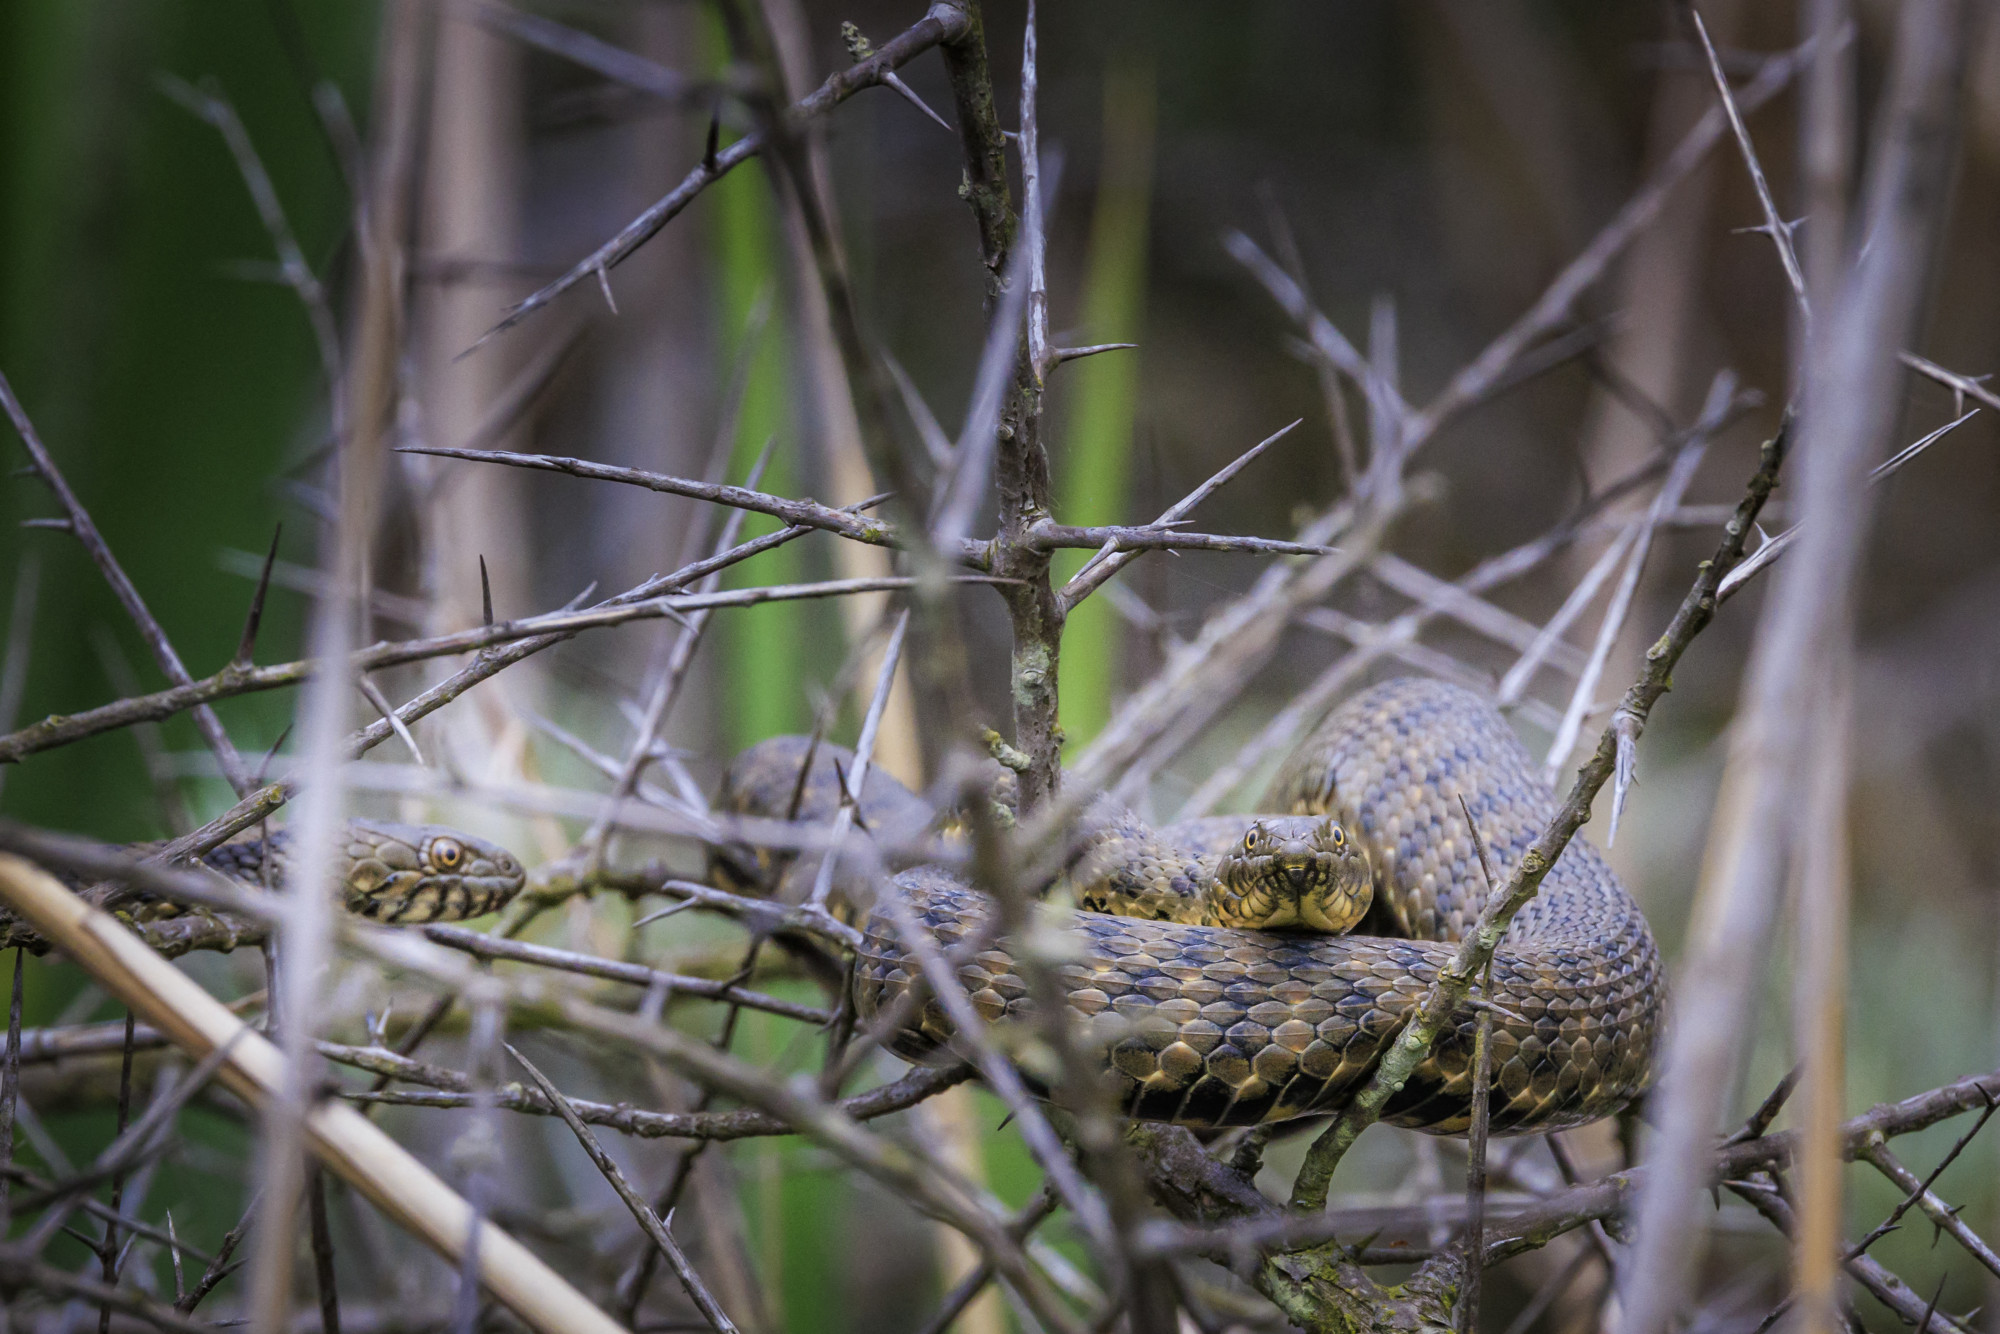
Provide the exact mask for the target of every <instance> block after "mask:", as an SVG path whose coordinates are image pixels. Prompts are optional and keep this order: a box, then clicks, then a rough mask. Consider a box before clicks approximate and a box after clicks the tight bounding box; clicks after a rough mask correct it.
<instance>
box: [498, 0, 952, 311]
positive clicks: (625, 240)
mask: <svg viewBox="0 0 2000 1334" xmlns="http://www.w3.org/2000/svg"><path fill="white" fill-rule="evenodd" d="M965 24H966V19H965V16H964V14H963V12H962V11H960V10H958V9H956V8H954V7H953V6H951V5H949V4H943V3H938V4H933V5H932V6H931V8H930V11H929V12H928V13H927V14H925V16H924V17H923V18H922V19H919V20H918V21H917V22H916V23H915V24H913V25H912V26H910V27H909V28H907V29H905V30H904V31H903V32H901V33H899V34H897V35H896V36H895V37H894V38H892V39H891V40H889V41H887V42H885V43H883V44H882V46H880V47H879V48H877V49H876V51H875V53H874V54H873V55H872V56H870V57H868V58H867V59H866V60H863V61H860V62H858V63H856V64H854V65H851V66H849V67H848V68H846V69H844V70H836V71H835V72H834V73H832V74H830V75H828V76H827V79H826V82H825V83H823V84H821V85H820V86H819V87H818V88H817V89H816V90H814V92H813V93H812V95H811V96H809V97H806V98H804V99H802V100H801V101H799V102H798V103H797V104H796V105H795V106H793V107H792V108H791V111H790V113H789V114H790V115H791V116H792V117H794V118H796V119H804V118H806V117H810V116H820V115H825V114H826V113H827V112H829V111H831V110H833V108H834V107H836V106H838V105H840V103H842V102H844V101H846V100H847V99H848V98H849V97H851V96H853V95H854V94H855V93H857V92H859V91H861V90H862V89H863V88H870V87H873V86H874V85H876V84H878V83H881V82H883V81H884V78H885V77H886V76H887V75H888V74H891V73H893V72H894V71H896V70H897V69H900V68H901V67H902V66H904V65H906V64H908V63H909V62H910V61H911V60H914V59H915V58H916V57H917V56H919V55H921V54H923V53H924V52H925V51H928V50H930V48H931V47H933V46H936V45H938V44H939V43H940V42H949V41H951V40H953V39H954V38H955V37H957V36H958V35H960V34H961V33H963V32H964V30H965ZM767 142H768V136H767V135H766V134H765V133H764V132H762V131H760V132H757V133H753V134H750V135H747V136H745V137H744V138H742V139H738V140H737V141H736V142H735V143H733V144H730V145H729V146H728V147H727V148H723V149H721V150H719V151H716V152H712V153H709V154H708V155H706V156H705V157H704V159H703V161H702V162H701V163H700V164H699V165H697V166H696V167H695V168H694V170H693V171H690V172H689V173H688V174H687V176H685V177H684V178H683V179H682V180H681V182H680V184H678V185H676V186H675V187H674V188H673V189H672V190H671V191H669V192H668V193H667V194H666V195H664V196H663V197H661V198H660V199H659V200H658V201H657V202H655V203H654V204H653V205H652V206H651V207H649V208H648V209H647V210H646V211H645V212H643V213H641V214H640V215H639V216H638V217H636V218H634V219H633V220H632V221H631V222H629V223H627V224H625V226H624V227H623V228H622V229H620V231H619V232H618V234H617V235H616V236H614V237H612V238H611V239H610V240H609V241H606V242H605V243H604V244H603V245H601V246H599V247H598V248H597V249H596V250H594V251H592V252H591V253H590V254H589V255H587V256H585V257H584V258H583V259H582V260H579V261H578V262H577V263H576V264H575V265H574V266H572V267H571V268H570V269H569V271H568V272H566V273H564V274H563V275H562V277H560V278H558V279H556V280H555V281H554V282H552V283H550V284H548V285H547V286H546V287H543V288H542V289H540V290H539V291H537V292H535V293H534V294H532V295H531V296H529V297H528V298H527V299H526V300H524V301H522V302H521V303H520V304H519V305H517V306H515V307H514V308H513V309H512V310H511V311H509V312H508V314H507V317H506V318H505V319H503V320H501V321H500V322H499V323H498V324H496V325H494V326H493V328H491V329H489V330H488V331H487V332H486V333H484V334H482V335H480V338H479V340H478V342H475V343H474V344H473V345H472V346H473V347H474V348H477V347H478V346H480V345H481V344H483V343H485V342H486V340H487V339H489V338H492V337H493V336H494V335H496V334H499V333H503V332H505V331H506V330H508V329H511V328H513V327H514V326H515V325H516V324H519V323H520V322H521V321H522V320H524V319H526V318H528V316H530V315H532V314H534V313H535V312H536V311H537V310H540V309H541V308H542V307H544V306H546V305H548V304H549V303H550V302H551V301H554V300H555V299H556V298H557V297H559V296H561V295H562V294H563V293H564V292H567V291H568V290H570V289H571V288H572V287H575V286H576V285H577V284H579V283H582V282H585V281H588V280H590V279H593V278H596V279H600V280H603V276H604V275H605V274H606V273H607V272H608V271H609V270H611V269H613V268H616V267H617V266H618V265H619V264H622V263H624V262H625V260H627V259H629V258H630V257H631V256H632V253H633V252H634V251H636V250H638V248H639V247H640V246H642V245H644V244H645V243H646V242H647V241H649V240H651V239H652V238H653V237H654V236H656V235H658V234H659V231H660V229H661V228H662V227H665V226H666V225H667V223H669V222H670V221H672V220H673V218H674V217H675V216H676V215H677V214H679V213H680V211H681V210H682V209H684V208H686V207H687V206H688V205H689V204H690V203H692V202H693V201H694V199H695V197H696V196H697V195H699V194H700V193H701V192H702V191H703V190H705V189H707V188H708V187H709V186H710V185H711V184H713V183H714V182H716V181H718V180H720V179H721V178H722V177H723V176H725V175H727V174H728V173H729V172H730V171H731V170H733V169H734V168H736V167H738V166H740V165H742V164H743V163H745V162H747V161H749V160H750V159H751V158H752V157H755V156H756V155H757V154H758V153H760V152H762V151H763V150H764V149H765V147H766V146H767ZM469 350H470V349H468V351H469Z"/></svg>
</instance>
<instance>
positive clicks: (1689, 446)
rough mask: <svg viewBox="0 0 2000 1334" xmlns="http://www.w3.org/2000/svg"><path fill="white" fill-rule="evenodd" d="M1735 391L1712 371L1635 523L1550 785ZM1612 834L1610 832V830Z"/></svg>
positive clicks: (1546, 771)
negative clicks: (1694, 415)
mask: <svg viewBox="0 0 2000 1334" xmlns="http://www.w3.org/2000/svg"><path fill="white" fill-rule="evenodd" d="M1735 397H1736V377H1735V375H1733V374H1732V373H1730V372H1729V371H1726V370H1725V371H1720V372H1718V373H1717V374H1716V376H1715V379H1714V380H1713V381H1711V382H1710V384H1709V387H1708V401H1707V403H1705V404H1704V405H1703V407H1702V412H1701V417H1700V418H1699V420H1697V421H1696V423H1695V426H1694V429H1693V430H1692V431H1691V432H1689V434H1688V436H1687V438H1686V440H1685V441H1684V442H1683V443H1682V445H1681V446H1680V449H1679V451H1678V452H1677V453H1676V454H1675V455H1674V461H1673V463H1672V465H1671V466H1669V467H1668V469H1667V476H1666V480H1665V481H1663V482H1662V483H1660V489H1659V491H1658V492H1657V493H1656V494H1655V495H1654V496H1653V503H1652V505H1651V506H1650V507H1648V509H1647V511H1646V517H1645V520H1644V521H1643V523H1642V524H1641V526H1640V528H1639V536H1638V538H1637V540H1636V541H1635V542H1634V543H1633V545H1632V550H1631V554H1630V555H1628V556H1627V557H1626V559H1625V569H1624V571H1623V572H1622V573H1621V574H1620V575H1619V577H1618V584H1617V587H1616V588H1614V589H1613V590H1612V593H1611V601H1610V602H1609V603H1608V604H1607V605H1606V606H1605V608H1604V620H1603V621H1602V622H1601V623H1600V624H1599V625H1598V627H1597V639H1596V642H1595V643H1593V644H1592V645H1591V649H1590V657H1589V659H1588V660H1587V661H1586V662H1585V664H1584V668H1583V670H1582V671H1581V672H1580V673H1578V674H1577V679H1576V686H1575V688H1574V689H1573V690H1572V691H1571V692H1570V700H1569V707H1568V708H1566V709H1565V710H1564V711H1563V720H1562V725H1561V726H1560V727H1558V728H1557V729H1556V735H1555V739H1554V740H1553V741H1551V742H1550V743H1549V753H1548V758H1547V759H1546V760H1545V761H1544V762H1543V765H1542V777H1543V779H1544V780H1546V781H1547V782H1548V784H1549V786H1551V787H1554V786H1555V784H1556V780H1557V779H1558V778H1559V777H1560V776H1561V774H1562V767H1563V765H1564V763H1565V762H1567V761H1568V759H1569V755H1570V751H1572V750H1573V749H1575V747H1576V739H1577V734H1578V733H1580V732H1581V731H1582V730H1583V721H1584V717H1585V715H1587V714H1588V713H1589V712H1590V710H1591V707H1592V705H1593V704H1594V703H1595V696H1596V694H1597V683H1598V680H1599V679H1600V678H1601V677H1602V676H1603V674H1604V665H1605V663H1607V662H1609V661H1610V659H1611V650H1612V649H1613V648H1614V647H1616V646H1617V642H1618V636H1619V635H1620V633H1622V632H1623V630H1624V628H1625V619H1626V617H1627V616H1628V615H1629V614H1630V612H1631V610H1632V603H1633V600H1634V599H1635V598H1637V597H1638V594H1639V579H1640V577H1641V576H1642V575H1643V574H1644V573H1645V570H1646V558H1647V557H1648V556H1649V555H1651V554H1652V549H1653V534H1654V533H1656V532H1657V531H1658V530H1659V523H1660V518H1661V516H1662V515H1664V514H1665V513H1666V512H1667V511H1669V510H1671V509H1673V508H1674V506H1676V505H1678V504H1680V503H1681V497H1682V496H1684V495H1686V494H1687V489H1688V487H1689V486H1690V485H1692V484H1693V482H1694V475H1695V470H1696V469H1698V468H1699V467H1701V461H1702V458H1703V457H1704V456H1705V455H1706V454H1707V453H1708V444H1709V441H1710V440H1711V439H1712V438H1713V437H1714V435H1715V433H1716V432H1717V431H1718V430H1720V429H1721V428H1722V425H1723V423H1724V422H1725V421H1727V420H1728V417H1729V413H1730V408H1731V406H1732V405H1733V402H1734V400H1735ZM1618 805H1619V803H1618V802H1616V801H1614V802H1613V803H1612V812H1611V820H1612V826H1611V827H1612V829H1613V831H1615V830H1616V829H1617V827H1618V824H1617V822H1618ZM1613 837H1614V838H1615V837H1616V834H1615V832H1614V833H1613Z"/></svg>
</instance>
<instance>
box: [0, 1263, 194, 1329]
mask: <svg viewBox="0 0 2000 1334" xmlns="http://www.w3.org/2000/svg"><path fill="white" fill-rule="evenodd" d="M0 1288H4V1289H5V1290H8V1291H12V1290H15V1289H18V1288H33V1289H36V1290H39V1291H42V1292H52V1293H58V1294H60V1295H62V1296H64V1297H69V1298H72V1299H74V1300H77V1301H83V1302H96V1303H99V1304H101V1305H103V1306H107V1307H109V1308H111V1309H113V1310H117V1311H122V1312H124V1313H125V1314H127V1315H129V1316H132V1317H134V1318H135V1319H138V1320H142V1321H144V1322H145V1323H147V1324H148V1325H151V1326H152V1327H153V1328H155V1329H161V1330H169V1331H173V1334H214V1329H215V1327H214V1326H213V1325H211V1324H208V1323H207V1322H206V1321H200V1320H189V1319H188V1318H187V1317H186V1316H184V1315H181V1314H179V1313H177V1312H176V1311H175V1310H174V1308H172V1307H170V1306H161V1305H159V1304H158V1303H157V1302H155V1301H153V1300H152V1299H151V1298H150V1297H146V1296H144V1295H142V1294H140V1293H136V1292H130V1291H127V1290H126V1289H124V1288H113V1287H108V1286H106V1285H105V1284H103V1283H97V1282H93V1281H91V1280H90V1279H87V1278H79V1277H77V1276H76V1275H75V1274H72V1273H70V1272H69V1271H68V1270H66V1269H62V1268H59V1267H58V1266H56V1265H52V1264H49V1263H47V1262H45V1261H42V1260H39V1259H36V1258H35V1257H33V1256H23V1255H21V1254H19V1253H18V1252H16V1251H15V1250H14V1248H13V1247H11V1246H0Z"/></svg>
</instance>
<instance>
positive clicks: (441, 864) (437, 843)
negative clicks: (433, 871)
mask: <svg viewBox="0 0 2000 1334" xmlns="http://www.w3.org/2000/svg"><path fill="white" fill-rule="evenodd" d="M464 860H465V849H464V848H463V847H461V846H460V845H459V842H458V840H457V839H455V838H438V839H432V840H431V865H433V866H435V867H437V868H438V869H439V870H440V871H456V870H457V869H458V867H459V863H461V862H463V861H464Z"/></svg>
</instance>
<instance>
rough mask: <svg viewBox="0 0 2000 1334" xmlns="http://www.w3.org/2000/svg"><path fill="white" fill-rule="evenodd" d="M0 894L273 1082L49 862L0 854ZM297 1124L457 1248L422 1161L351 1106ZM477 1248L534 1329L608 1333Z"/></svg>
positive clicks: (346, 1168)
mask: <svg viewBox="0 0 2000 1334" xmlns="http://www.w3.org/2000/svg"><path fill="white" fill-rule="evenodd" d="M0 899H4V900H5V901H6V903H7V905H8V906H9V907H10V908H12V909H13V910H14V911H16V912H18V913H21V914H22V915H23V916H24V917H27V918H28V919H29V920H30V921H32V922H33V923H34V925H35V926H36V928H37V929H38V930H40V931H41V932H42V933H43V934H44V935H46V936H48V937H49V938H50V939H52V940H55V941H58V942H59V943H60V944H61V946H62V948H63V950H64V952H65V953H67V954H68V955H69V956H70V958H72V959H73V960H75V961H76V962H77V963H79V964H80V965H82V966H83V967H84V968H86V969H87V970H89V972H90V973H91V975H92V976H93V977H95V978H96V979H97V980H98V981H99V982H100V983H101V984H103V985H104V986H105V987H106V989H107V990H109V991H111V992H113V993H114V994H116V995H118V996H119V997H120V999H122V1000H124V1001H125V1002H126V1003H127V1004H129V1005H131V1006H132V1007H133V1008H135V1009H136V1010H138V1011H139V1012H140V1013H141V1014H143V1015H145V1017H146V1019H147V1021H148V1022H150V1023H151V1024H153V1025H154V1026H155V1027H157V1028H160V1029H162V1030H164V1031H166V1032H167V1033H169V1034H170V1035H171V1036H172V1037H173V1039H174V1042H175V1044H176V1045H177V1046H180V1047H182V1048H183V1049H184V1050H186V1051H188V1052H190V1053H191V1054H194V1055H196V1056H199V1057H206V1056H209V1055H212V1054H213V1053H216V1052H218V1051H220V1052H223V1053H225V1059H224V1060H223V1061H222V1062H221V1069H220V1075H221V1078H222V1080H223V1082H224V1083H225V1084H227V1085H228V1086H229V1088H230V1090H231V1091H232V1092H234V1093H235V1094H237V1096H239V1097H242V1098H245V1099H248V1100H250V1101H251V1102H252V1103H253V1104H258V1103H262V1102H264V1101H266V1100H267V1099H269V1098H270V1097H272V1096H273V1095H274V1094H275V1092H276V1090H277V1089H278V1088H279V1087H280V1086H281V1082H282V1081H283V1079H284V1078H285V1073H284V1066H283V1061H282V1059H281V1058H280V1057H279V1055H278V1053H277V1050H276V1048H274V1047H273V1046H271V1044H270V1043H268V1042H266V1041H265V1039H264V1038H263V1037H261V1036H260V1035H258V1034H255V1033H252V1032H250V1031H249V1030H247V1029H246V1028H245V1027H244V1025H243V1022H242V1021H241V1020H240V1019H238V1018H237V1017H236V1016H235V1015H233V1014H231V1013H230V1012H229V1011H228V1010H227V1009H225V1008H224V1007H223V1006H222V1005H221V1004H220V1003H218V1002H217V1001H215V1000H214V999H213V998H212V997H210V996H209V995H208V994H207V993H205V992H203V991H202V990H201V989H200V988H199V987H197V986H196V985H195V984H194V982H193V981H191V980H190V979H189V978H187V977H186V976H185V975H184V974H182V973H181V972H180V971H178V970H177V969H175V968H174V967H173V966H172V965H171V964H168V963H166V962H165V961H164V960H162V959H160V958H159V956H157V955H155V954H153V953H152V952H151V951H149V950H147V949H146V948H145V947H144V946H143V945H141V944H140V943H139V942H138V941H137V940H136V939H135V938H134V937H133V936H132V934H131V933H130V932H128V931H126V930H125V929H124V928H123V927H122V926H119V925H118V924H117V923H116V922H114V921H113V920H112V919H111V918H109V917H108V916H107V915H105V914H104V913H102V912H99V911H98V910H96V909H94V908H91V907H89V906H88V905H87V904H85V903H84V902H83V901H82V900H81V899H79V898H78V897H77V896H76V895H74V894H71V893H70V892H69V891H68V890H66V889H64V888H63V886H62V885H61V884H60V883H59V882H58V881H56V880H54V879H53V878H51V877H50V876H49V875H48V874H47V873H46V872H44V871H41V870H40V869H39V868H37V867H34V866H32V865H30V864H29V863H27V862H23V861H21V860H19V859H18V858H14V857H0ZM135 1129H137V1127H135ZM305 1129H306V1132H307V1134H308V1136H309V1137H310V1142H311V1144H312V1147H313V1149H314V1151H315V1152H316V1153H318V1154H320V1155H321V1156H322V1158H323V1159H324V1160H325V1161H326V1162H327V1163H328V1165H329V1166H331V1167H333V1168H334V1170H335V1171H337V1172H339V1173H340V1174H341V1175H342V1177H343V1178H345V1179H346V1180H347V1181H349V1182H350V1183H351V1184H352V1185H354V1186H355V1187H356V1188H357V1189H359V1190H360V1191H362V1192H363V1193H364V1194H365V1195H367V1196H368V1197H369V1199H371V1200H372V1201H374V1202H375V1204H376V1205H377V1206H378V1207H379V1208H381V1209H383V1210H384V1211H385V1212H387V1213H388V1214H389V1215H390V1216H391V1217H392V1218H395V1219H396V1220H398V1221H399V1222H401V1223H402V1224H403V1225H404V1226H406V1227H408V1228H410V1230H411V1231H413V1232H415V1233H416V1234H417V1235H419V1236H421V1237H422V1238H423V1239H424V1240H425V1241H426V1242H427V1243H429V1244H430V1245H432V1246H434V1247H436V1248H437V1249H438V1250H440V1251H442V1252H443V1253H444V1254H446V1255H447V1256H448V1257H451V1258H453V1259H456V1258H457V1252H458V1251H459V1249H460V1247H461V1246H462V1245H463V1243H464V1239H465V1234H466V1226H465V1224H466V1220H467V1217H468V1211H467V1209H466V1206H465V1202H464V1201H463V1200H462V1199H460V1198H459V1197H458V1196H456V1195H454V1194H453V1193H452V1192H451V1191H450V1190H448V1189H447V1188H446V1187H445V1185H444V1183H443V1182H441V1181H439V1180H438V1179H437V1178H436V1177H435V1176H433V1175H432V1174H431V1172H430V1171H429V1169H427V1168H425V1167H424V1166H423V1165H422V1164H420V1163H418V1162H417V1161H416V1160H415V1159H414V1158H412V1157H410V1156H409V1155H408V1154H407V1153H406V1152H405V1151H404V1150H403V1149H401V1148H400V1147H399V1146H397V1145H396V1144H395V1143H394V1142H393V1141H392V1140H390V1139H389V1138H388V1137H387V1136H385V1135H383V1134H382V1132H381V1131H379V1130H377V1129H376V1128H375V1127H374V1126H372V1125H369V1124H368V1123H367V1122H366V1121H365V1120H363V1119H362V1118H361V1117H360V1115H359V1114H358V1113H356V1112H354V1111H353V1110H352V1109H351V1108H347V1107H344V1106H341V1105H338V1104H333V1105H326V1104H321V1105H318V1106H316V1107H314V1108H313V1109H312V1110H311V1111H310V1112H309V1113H308V1115H307V1117H306V1125H305ZM479 1250H480V1257H481V1268H482V1273H483V1274H484V1276H485V1280H486V1282H487V1283H488V1284H489V1286H490V1287H491V1289H492V1291H493V1292H494V1294H495V1295H496V1296H498V1297H499V1298H500V1299H501V1300H502V1301H503V1302H505V1303H506V1304H507V1305H508V1307H509V1308H510V1309H511V1310H513V1311H514V1312H515V1313H516V1314H518V1315H519V1316H520V1317H521V1318H522V1319H523V1320H524V1321H525V1322H527V1323H528V1324H529V1325H530V1326H531V1327H532V1328H535V1329H538V1330H545V1331H550V1332H551V1334H553V1331H557V1330H563V1331H585V1330H597V1331H602V1332H603V1334H616V1329H617V1327H616V1326H615V1325H613V1324H612V1323H611V1322H610V1321H609V1320H607V1319H605V1317H604V1315H603V1314H602V1313H601V1312H600V1311H598V1310H597V1308H596V1307H595V1306H592V1305H591V1304H590V1303H589V1302H588V1301H587V1300H585V1299H584V1298H583V1297H582V1296H581V1295H580V1294H578V1293H577V1292H576V1291H575V1289H573V1288H572V1287H570V1285H569V1284H568V1283H567V1282H565V1281H564V1280H563V1279H562V1278H561V1277H560V1276H558V1275H557V1274H556V1273H555V1272H554V1271H553V1270H551V1269H549V1268H548V1267H547V1266H546V1265H544V1264H543V1263H542V1261H541V1260H539V1259H538V1258H536V1257H535V1256H534V1255H533V1254H532V1253H531V1252H529V1251H527V1250H526V1249H525V1248H523V1247H521V1246H520V1245H519V1244H518V1243H517V1242H515V1241H513V1239H512V1238H510V1237H508V1236H507V1235H506V1234H505V1233H503V1232H501V1231H500V1230H499V1229H498V1228H495V1227H491V1226H488V1227H485V1228H482V1229H481V1230H480V1233H479ZM191 1295H192V1294H191Z"/></svg>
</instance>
